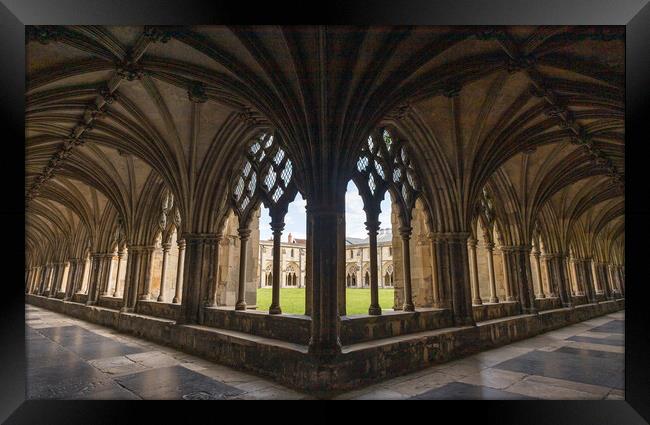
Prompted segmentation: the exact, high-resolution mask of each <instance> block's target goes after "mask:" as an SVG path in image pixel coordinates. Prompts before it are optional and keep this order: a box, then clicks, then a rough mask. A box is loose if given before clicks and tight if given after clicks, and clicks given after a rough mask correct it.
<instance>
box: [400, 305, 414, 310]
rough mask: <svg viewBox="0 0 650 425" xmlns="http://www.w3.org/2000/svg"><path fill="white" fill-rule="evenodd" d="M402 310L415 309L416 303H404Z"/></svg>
mask: <svg viewBox="0 0 650 425" xmlns="http://www.w3.org/2000/svg"><path fill="white" fill-rule="evenodd" d="M402 311H415V305H413V304H404V307H402Z"/></svg>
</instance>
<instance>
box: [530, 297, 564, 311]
mask: <svg viewBox="0 0 650 425" xmlns="http://www.w3.org/2000/svg"><path fill="white" fill-rule="evenodd" d="M535 308H537V310H538V311H544V310H553V309H556V308H562V300H560V298H559V297H552V298H550V297H547V298H536V299H535Z"/></svg>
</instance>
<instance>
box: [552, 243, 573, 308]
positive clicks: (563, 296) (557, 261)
mask: <svg viewBox="0 0 650 425" xmlns="http://www.w3.org/2000/svg"><path fill="white" fill-rule="evenodd" d="M548 255H550V257H549V259H550V261H551V265H552V267H550V268H549V272H551V273H552V276H550V277H549V282H551V281H553V282H555V284H556V287H557V290H558V295H559V297H560V301H561V302H562V306H564V307H568V308H570V307H572V306H573V301H572V299H571V295H570V293H569V287H568V286H569V282H568V280H567V275H566V261H565V257H564V256H563V255H562V254H548Z"/></svg>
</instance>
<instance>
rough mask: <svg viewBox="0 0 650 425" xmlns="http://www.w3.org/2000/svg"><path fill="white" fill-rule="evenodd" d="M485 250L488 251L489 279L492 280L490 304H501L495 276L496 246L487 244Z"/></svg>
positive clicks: (490, 243)
mask: <svg viewBox="0 0 650 425" xmlns="http://www.w3.org/2000/svg"><path fill="white" fill-rule="evenodd" d="M485 249H486V251H487V265H488V279H489V280H490V302H491V303H494V304H496V303H498V302H499V297H498V295H497V281H496V278H495V276H494V244H493V243H492V242H486V244H485Z"/></svg>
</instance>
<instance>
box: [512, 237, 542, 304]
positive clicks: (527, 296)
mask: <svg viewBox="0 0 650 425" xmlns="http://www.w3.org/2000/svg"><path fill="white" fill-rule="evenodd" d="M513 256H514V260H515V272H516V274H517V283H518V287H517V294H518V295H519V303H520V305H521V309H522V311H523V312H524V313H528V314H535V313H537V309H536V308H535V294H534V292H535V290H534V288H533V279H532V277H533V274H532V272H531V267H530V245H528V246H517V247H515V249H514V252H513Z"/></svg>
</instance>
